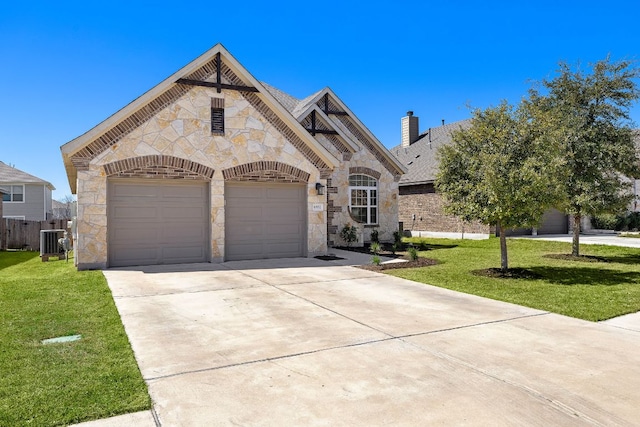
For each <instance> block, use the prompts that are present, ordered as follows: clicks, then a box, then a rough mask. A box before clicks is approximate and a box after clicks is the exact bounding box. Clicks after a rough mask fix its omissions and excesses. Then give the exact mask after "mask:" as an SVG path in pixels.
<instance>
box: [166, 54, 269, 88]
mask: <svg viewBox="0 0 640 427" xmlns="http://www.w3.org/2000/svg"><path fill="white" fill-rule="evenodd" d="M176 83H178V84H183V85H188V86H202V87H214V88H216V91H217V92H218V93H220V92H222V89H228V90H236V91H238V92H259V90H258V88H256V87H252V86H242V85H230V84H226V83H222V58H221V57H220V52H218V53H217V54H216V81H215V82H207V81H202V80H193V79H178V80H177V81H176Z"/></svg>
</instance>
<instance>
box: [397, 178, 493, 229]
mask: <svg viewBox="0 0 640 427" xmlns="http://www.w3.org/2000/svg"><path fill="white" fill-rule="evenodd" d="M443 204H444V203H443V200H442V197H441V196H440V195H439V194H437V193H436V192H435V189H434V187H433V184H420V185H410V186H401V187H400V196H399V211H400V217H399V218H400V221H401V222H402V223H403V228H404V229H405V230H410V231H432V232H447V233H462V232H465V233H485V234H487V233H489V226H488V225H484V224H481V223H479V222H476V221H474V222H465V221H462V220H460V219H458V218H456V217H454V216H450V215H446V214H445V213H444V212H443V209H442V206H443ZM413 215H415V216H416V219H415V220H414V219H413Z"/></svg>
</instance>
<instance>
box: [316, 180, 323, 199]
mask: <svg viewBox="0 0 640 427" xmlns="http://www.w3.org/2000/svg"><path fill="white" fill-rule="evenodd" d="M316 191H317V192H318V196H322V195H323V194H324V185H322V184H320V183H319V182H316Z"/></svg>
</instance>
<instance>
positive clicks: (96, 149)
mask: <svg viewBox="0 0 640 427" xmlns="http://www.w3.org/2000/svg"><path fill="white" fill-rule="evenodd" d="M215 72H216V65H215V60H211V61H209V62H207V63H206V64H204V65H203V66H202V67H200V68H199V69H197V70H196V71H194V72H193V73H191V74H189V75H188V76H185V78H187V79H190V80H205V79H207V78H208V77H210V76H211V75H213V74H214V73H215ZM190 89H191V86H188V85H183V84H176V85H173V86H171V87H169V88H168V89H167V90H166V91H164V92H163V93H162V94H160V95H158V96H157V97H156V98H154V99H152V100H151V101H149V103H147V104H146V105H145V106H143V107H141V108H140V109H139V110H137V111H135V112H133V113H131V114H130V115H129V116H128V117H125V118H124V119H123V120H122V121H120V123H117V124H116V125H115V126H113V127H112V128H110V129H109V130H107V131H106V132H105V133H103V134H102V135H100V136H99V137H97V138H96V139H94V140H93V141H91V143H89V144H88V145H86V146H85V147H84V148H82V149H80V150H79V151H77V152H76V153H74V154H73V156H71V162H72V163H73V165H74V166H75V167H76V168H77V169H78V170H87V169H88V168H89V162H90V161H91V160H92V159H94V158H95V157H96V156H97V155H98V154H100V153H102V152H103V151H104V150H106V149H107V148H109V147H111V146H112V145H113V144H115V143H116V142H118V141H119V140H121V139H122V138H123V137H125V136H126V135H128V134H129V133H130V132H131V131H133V130H134V129H135V128H137V127H139V126H140V125H142V124H144V123H145V122H146V121H148V120H149V119H150V118H151V117H153V116H154V115H156V114H157V113H159V112H160V111H161V110H162V109H164V108H165V107H167V106H168V105H170V104H172V103H173V102H175V101H176V100H177V99H178V98H180V97H181V96H182V95H184V94H185V93H187V92H188V91H189V90H190Z"/></svg>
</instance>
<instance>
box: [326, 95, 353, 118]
mask: <svg viewBox="0 0 640 427" xmlns="http://www.w3.org/2000/svg"><path fill="white" fill-rule="evenodd" d="M322 100H323V103H322V104H323V105H322V112H323V113H325V114H326V115H327V116H328V115H329V114H333V115H334V116H348V115H349V113H347V112H346V111H336V110H330V109H329V94H328V93H325V94H324V96H323V97H322Z"/></svg>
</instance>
